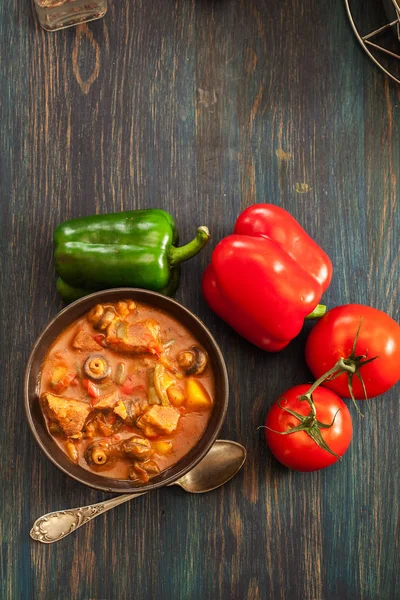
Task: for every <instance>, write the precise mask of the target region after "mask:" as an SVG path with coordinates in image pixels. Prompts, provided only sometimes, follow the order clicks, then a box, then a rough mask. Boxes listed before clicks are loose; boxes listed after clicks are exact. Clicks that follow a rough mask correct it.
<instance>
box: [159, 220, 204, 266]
mask: <svg viewBox="0 0 400 600" xmlns="http://www.w3.org/2000/svg"><path fill="white" fill-rule="evenodd" d="M209 239H210V232H209V231H208V228H207V227H206V226H205V225H202V226H201V227H199V228H198V229H197V235H196V237H195V238H194V240H192V241H191V242H189V243H188V244H186V245H185V246H180V247H179V248H175V246H171V248H170V251H169V264H170V265H171V267H175V266H176V265H179V264H180V263H181V262H183V261H185V260H189V258H192V256H195V254H197V253H198V252H200V250H201V249H202V248H204V246H205V245H206V244H207V242H208V240H209Z"/></svg>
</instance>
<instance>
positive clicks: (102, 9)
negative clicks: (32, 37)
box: [34, 0, 107, 31]
mask: <svg viewBox="0 0 400 600" xmlns="http://www.w3.org/2000/svg"><path fill="white" fill-rule="evenodd" d="M34 3H35V7H36V12H37V14H38V17H39V22H40V24H41V26H42V27H43V28H44V29H46V30H47V31H57V30H58V29H64V28H65V27H71V26H72V25H79V23H86V22H87V21H94V20H95V19H100V18H101V17H104V15H105V14H106V12H107V0H34Z"/></svg>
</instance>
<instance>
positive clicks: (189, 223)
mask: <svg viewBox="0 0 400 600" xmlns="http://www.w3.org/2000/svg"><path fill="white" fill-rule="evenodd" d="M0 30H1V36H0V44H1V51H0V90H1V103H0V117H1V118H0V153H1V155H0V185H1V259H2V260H1V270H0V278H1V281H0V283H1V303H0V311H1V324H2V326H1V343H0V359H1V369H2V374H3V375H2V377H1V379H0V389H1V397H0V401H1V403H0V410H1V422H2V429H1V430H2V433H1V442H2V450H1V456H2V475H3V478H2V486H1V496H0V505H1V508H2V513H3V516H2V519H1V522H0V528H1V529H0V534H1V553H0V565H1V567H0V568H1V573H0V582H1V583H0V586H1V591H0V596H1V598H2V599H3V598H4V599H5V600H14V599H15V600H20V599H25V598H27V599H36V598H37V599H40V600H47V599H48V600H54V599H55V598H57V600H64V599H65V600H67V599H68V600H71V599H72V600H102V599H104V600H125V599H132V598H134V599H135V600H142V599H143V600H147V599H149V598H154V599H156V600H172V599H173V600H197V599H199V600H200V599H201V600H208V599H210V600H218V599H221V600H227V599H230V600H244V599H246V600H261V599H263V600H264V599H267V598H268V599H269V598H270V599H272V600H279V599H282V600H297V599H299V600H347V599H349V600H350V599H351V600H355V599H360V600H361V599H362V600H375V599H378V598H379V599H380V600H386V599H387V600H389V599H392V598H396V597H398V584H399V571H398V568H399V558H400V557H399V543H398V539H399V534H400V531H399V516H400V514H399V505H398V498H399V497H400V479H399V477H398V476H397V471H398V464H399V462H400V446H399V444H398V437H399V419H400V414H399V388H398V387H397V389H396V390H392V391H391V392H389V393H387V394H385V397H384V398H382V399H377V400H374V401H372V402H371V407H372V409H373V410H374V414H368V415H367V417H366V418H365V419H364V420H363V421H362V422H360V421H359V419H357V417H356V416H355V415H354V421H355V433H354V440H353V443H352V445H351V447H350V450H349V451H348V453H347V454H346V457H345V460H344V461H343V464H341V465H335V466H333V467H330V468H329V469H328V470H326V471H322V472H319V473H314V474H307V475H305V474H299V473H294V472H290V471H288V470H286V469H284V468H282V467H280V466H279V465H278V464H277V463H276V462H275V461H274V460H273V459H272V458H271V455H270V454H269V452H268V450H267V448H266V447H265V444H264V441H263V433H262V430H259V429H258V427H259V426H260V425H262V424H263V421H264V418H265V414H266V412H267V410H268V407H269V406H270V404H271V403H272V402H273V400H274V399H275V398H276V397H277V396H278V394H280V393H281V392H283V391H284V390H285V389H286V388H287V387H289V386H290V385H292V384H296V383H300V382H303V381H309V380H310V374H309V373H308V371H307V369H306V366H305V363H304V359H303V348H304V342H305V339H306V337H307V333H308V331H309V328H310V327H311V325H309V324H307V325H306V326H305V329H304V331H303V332H302V333H301V335H300V336H299V337H298V338H297V339H296V340H295V341H294V342H293V343H292V344H290V346H289V347H288V348H287V349H286V350H285V351H283V352H282V353H280V354H277V355H273V354H271V355H269V354H265V353H263V352H261V351H260V350H258V349H256V348H255V347H253V346H251V345H250V344H248V343H247V342H245V341H244V340H243V339H241V338H240V337H239V336H238V335H236V334H235V333H234V332H233V331H232V330H231V329H229V327H228V326H227V325H226V324H225V323H223V322H222V321H221V320H219V319H218V318H217V317H216V315H214V314H213V313H212V312H211V311H210V310H209V308H208V307H207V305H206V304H205V302H204V300H203V299H202V296H201V294H200V277H201V273H202V270H203V269H204V267H205V266H206V264H207V263H208V261H209V259H210V256H211V252H212V248H213V247H214V246H215V244H216V243H217V242H218V240H219V239H220V238H221V237H222V236H224V235H226V234H227V233H229V232H230V231H231V229H232V225H233V223H234V220H235V218H236V216H237V214H238V213H239V211H240V210H242V209H243V208H245V207H246V206H248V205H249V204H250V203H252V202H262V201H269V202H274V203H276V204H278V205H280V206H283V207H284V208H286V209H288V210H289V211H290V212H291V213H292V214H293V215H294V216H295V217H296V218H297V219H298V220H299V221H300V222H301V223H302V224H303V226H304V227H305V228H306V229H307V231H308V232H309V233H310V234H311V235H312V236H313V237H314V238H315V239H316V240H317V241H318V242H319V243H320V244H321V245H322V246H323V247H324V248H325V250H326V251H327V252H328V253H329V255H330V256H331V259H332V261H333V263H334V265H335V274H334V278H333V282H332V285H331V287H330V288H329V290H328V291H327V293H326V296H325V301H326V304H328V305H329V306H333V305H335V304H344V303H347V302H361V303H366V304H372V305H374V306H376V307H378V308H381V309H383V310H385V311H387V312H388V313H389V314H391V315H392V316H393V317H394V318H395V319H397V320H398V319H399V318H400V311H399V261H400V259H399V256H400V255H399V245H400V235H399V225H400V212H399V185H400V183H399V180H400V130H399V129H400V125H399V123H400V120H399V118H400V117H399V106H400V88H397V87H395V85H394V84H392V83H390V82H389V81H388V80H386V79H385V78H384V77H383V76H382V74H381V73H380V72H379V71H378V70H377V69H376V68H374V67H373V65H372V64H370V62H369V61H368V60H367V58H366V57H365V56H364V55H363V54H362V51H361V50H360V48H359V47H358V45H357V43H356V41H355V39H354V38H353V35H352V32H351V30H350V27H349V26H348V23H347V21H346V16H345V12H344V7H343V6H342V3H341V2H336V3H332V2H329V1H328V0H319V1H318V0H292V1H290V2H270V1H267V0H230V1H228V0H152V1H151V2H149V1H145V0H119V1H114V2H112V3H111V6H110V9H109V12H108V14H107V16H106V18H104V19H103V20H101V21H97V22H94V23H91V24H89V25H82V26H80V27H77V28H74V29H70V30H65V31H63V32H59V33H53V34H49V33H46V32H44V31H42V30H41V29H40V28H39V26H38V23H37V21H36V19H35V18H34V15H33V13H32V12H31V11H30V7H29V4H27V3H26V2H24V1H22V0H3V2H1V3H0ZM156 206H157V207H162V208H164V209H166V210H168V211H170V212H171V213H173V214H174V215H175V216H176V218H177V221H178V223H179V228H180V231H181V240H182V241H183V242H185V241H187V240H189V239H191V237H193V233H194V230H195V228H196V227H197V225H200V224H207V225H208V226H209V227H210V229H211V233H212V242H211V243H210V245H209V247H207V248H206V249H205V250H204V251H203V252H202V253H201V254H200V255H199V256H197V257H196V258H194V259H193V260H192V261H191V263H190V265H189V264H187V265H185V266H184V268H183V277H182V285H181V287H180V290H179V292H178V294H177V299H178V300H179V301H181V302H182V303H183V304H185V305H186V306H188V307H189V308H190V309H192V310H193V311H194V312H196V313H197V314H198V315H199V316H200V317H201V318H202V319H203V320H204V321H205V323H206V325H207V326H209V328H210V329H211V330H212V332H213V333H214V334H215V336H216V338H217V341H218V342H219V344H220V346H221V348H222V351H223V353H224V355H225V357H226V362H227V367H228V371H229V376H230V381H231V387H232V391H231V397H230V406H229V410H228V416H227V419H226V422H225V424H224V427H223V430H222V432H221V437H226V438H231V439H234V440H237V441H239V442H241V443H243V444H244V445H245V446H246V447H247V448H248V453H249V456H248V461H247V463H246V465H245V467H244V469H243V472H242V473H241V474H240V475H238V476H237V477H236V479H234V480H233V481H232V482H230V483H229V484H228V485H226V486H225V487H224V488H222V489H220V490H218V491H216V492H213V493H210V494H208V495H204V496H190V495H188V494H185V493H184V492H183V491H182V490H178V489H174V488H171V489H168V490H160V491H158V492H155V493H152V494H151V495H148V496H144V497H142V498H139V499H137V500H135V501H133V502H132V503H131V504H128V505H122V506H120V507H119V508H117V509H115V510H114V511H112V512H110V513H107V514H106V515H104V516H103V517H100V518H99V519H97V520H96V521H95V522H94V523H93V524H90V525H88V526H85V527H84V528H82V529H81V530H79V532H77V533H76V534H74V535H72V536H70V537H68V538H66V539H65V540H64V541H62V542H60V543H58V544H57V545H53V546H48V547H46V546H43V545H40V544H37V543H34V542H31V541H30V539H29V529H30V527H31V524H32V522H33V521H34V520H35V519H36V518H37V517H38V516H39V515H41V514H43V513H45V512H48V511H50V510H56V509H60V508H64V507H72V506H78V505H84V504H88V503H90V502H96V501H101V500H102V499H104V498H106V495H105V494H102V493H100V492H96V491H93V490H89V489H86V488H85V487H83V486H81V485H79V484H78V483H76V482H74V481H72V480H70V479H69V478H67V477H65V476H64V475H63V474H62V473H61V472H59V471H58V470H57V469H56V468H55V467H54V466H53V465H51V464H50V463H49V462H48V461H47V460H46V459H45V457H44V456H43V455H42V454H41V452H40V450H39V449H38V448H37V447H36V445H35V443H34V440H33V438H32V436H31V434H30V432H29V430H28V426H27V424H26V422H25V417H24V414H23V408H22V380H23V372H24V368H25V364H26V360H27V357H28V355H29V352H30V349H31V347H32V345H33V343H34V340H35V339H36V337H37V336H38V334H39V333H40V332H41V330H42V329H43V327H44V326H45V325H46V323H47V322H48V321H49V319H50V318H51V317H52V316H54V315H55V314H56V312H57V311H58V310H60V309H61V307H62V304H61V302H60V301H59V299H58V298H57V296H56V293H55V277H54V268H53V263H52V241H51V240H52V232H53V229H54V227H55V225H56V224H57V223H59V222H60V221H61V220H64V219H66V218H69V217H73V216H79V215H86V214H91V213H94V212H98V213H101V212H106V211H112V210H121V209H131V208H139V207H140V208H145V207H156Z"/></svg>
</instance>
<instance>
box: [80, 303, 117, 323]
mask: <svg viewBox="0 0 400 600" xmlns="http://www.w3.org/2000/svg"><path fill="white" fill-rule="evenodd" d="M87 318H88V321H89V323H91V324H92V325H93V327H94V328H95V329H107V327H108V326H109V325H110V323H112V322H113V321H114V319H115V318H116V313H115V309H114V307H113V306H107V305H106V306H104V305H102V304H96V306H94V307H93V308H92V310H91V311H90V312H89V314H88V316H87Z"/></svg>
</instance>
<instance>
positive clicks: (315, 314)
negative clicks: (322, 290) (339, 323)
mask: <svg viewBox="0 0 400 600" xmlns="http://www.w3.org/2000/svg"><path fill="white" fill-rule="evenodd" d="M325 313H326V306H325V304H317V306H316V307H315V308H314V310H313V311H312V313H310V314H309V315H307V316H306V319H320V318H321V317H323V316H324V314H325Z"/></svg>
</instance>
